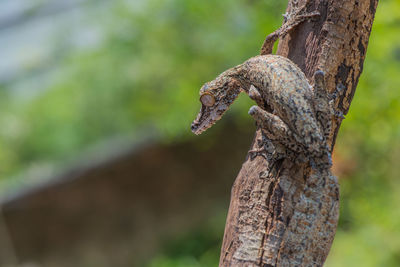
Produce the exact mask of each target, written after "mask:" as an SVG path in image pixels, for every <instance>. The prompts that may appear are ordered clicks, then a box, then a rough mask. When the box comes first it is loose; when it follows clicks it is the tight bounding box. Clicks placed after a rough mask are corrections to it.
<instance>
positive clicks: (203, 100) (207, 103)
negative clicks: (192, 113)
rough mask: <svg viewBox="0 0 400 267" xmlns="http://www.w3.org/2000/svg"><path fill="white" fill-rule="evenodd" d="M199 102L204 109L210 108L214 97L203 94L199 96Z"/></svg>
mask: <svg viewBox="0 0 400 267" xmlns="http://www.w3.org/2000/svg"><path fill="white" fill-rule="evenodd" d="M200 102H201V103H202V104H203V105H204V106H206V107H211V106H213V105H214V103H215V97H214V96H213V95H212V94H210V93H204V94H202V95H201V96H200Z"/></svg>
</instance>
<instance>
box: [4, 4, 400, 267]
mask: <svg viewBox="0 0 400 267" xmlns="http://www.w3.org/2000/svg"><path fill="white" fill-rule="evenodd" d="M285 6H286V1H272V0H236V1H233V0H220V1H211V0H203V1H198V0H131V1H128V0H114V1H105V0H96V1H95V0H68V1H67V0H56V1H55V0H52V1H50V0H19V1H15V0H3V1H1V3H0V7H1V8H0V44H1V45H0V47H1V49H0V58H1V60H0V107H1V109H0V126H1V127H0V197H1V201H2V211H3V212H2V217H1V218H2V219H1V220H0V226H1V227H0V232H2V236H3V237H4V238H3V241H0V249H1V250H2V251H3V252H0V254H2V255H3V256H2V258H3V263H2V261H1V260H0V264H3V266H17V264H20V265H23V266H28V265H29V266H151V267H155V266H165V267H167V266H215V265H216V264H217V263H218V258H219V250H220V244H221V239H222V235H223V229H224V223H225V216H226V212H227V207H228V204H229V191H230V186H231V184H232V183H233V180H234V178H235V177H236V173H237V172H238V170H239V169H240V165H241V162H242V161H243V160H244V158H245V155H246V150H247V148H248V147H249V145H250V142H251V140H252V133H253V131H254V128H255V127H254V125H253V122H252V121H251V119H250V118H249V116H248V115H247V110H248V108H249V107H250V106H251V102H250V101H249V100H248V99H247V98H246V96H242V97H240V99H239V100H238V101H237V102H235V104H234V105H233V108H232V109H231V110H230V111H229V112H228V114H227V115H226V116H224V118H223V120H222V121H220V122H219V123H218V124H216V125H215V126H214V127H213V128H211V129H210V130H209V131H207V132H206V133H205V134H203V135H204V136H200V137H196V136H194V135H193V134H192V133H191V132H190V130H189V128H190V123H191V121H192V120H193V119H194V117H195V115H196V113H197V111H198V109H199V107H200V104H199V102H198V89H199V88H200V87H201V85H202V84H203V83H204V82H206V81H209V80H211V79H213V78H214V77H215V76H216V75H217V74H219V73H220V72H222V71H223V70H225V69H227V68H229V67H231V66H234V65H237V64H239V63H241V62H243V61H244V60H245V59H247V58H249V57H251V56H253V55H256V54H257V53H258V52H259V48H260V46H261V44H262V42H263V39H264V38H265V36H266V35H267V34H268V33H270V32H272V31H273V30H274V29H276V28H277V27H279V25H280V24H281V22H282V16H281V14H282V13H284V10H285ZM399 89H400V2H399V1H397V0H381V1H380V3H379V5H378V9H377V13H376V18H375V21H374V25H373V29H372V34H371V38H370V42H369V46H368V50H367V56H366V60H365V64H364V71H363V73H362V75H361V78H360V81H359V85H358V88H357V91H356V94H355V97H354V100H353V102H352V105H351V108H350V111H349V114H348V115H347V116H346V119H345V120H344V122H343V124H342V127H341V130H340V133H339V136H338V139H337V144H336V147H335V154H334V171H335V173H336V175H337V176H338V177H339V181H340V184H341V209H340V211H341V213H340V222H339V227H338V231H337V235H336V238H335V241H334V244H333V247H332V250H331V253H330V255H329V258H328V260H327V263H326V266H328V267H333V266H400V179H399V178H400V90H399ZM232 147H234V148H232ZM236 148H237V149H236ZM121 162H122V163H121ZM99 177H100V178H99ZM120 177H124V178H123V179H122V178H120ZM124 179H125V180H124ZM127 181H129V182H127ZM99 184H101V185H102V186H99ZM171 184H173V186H171ZM99 188H100V189H99ZM115 188H118V190H116V189H115ZM113 190H114V191H115V190H116V191H115V192H117V193H116V194H115V195H113V194H111V193H109V192H114V191H113ZM94 191H96V192H94ZM117 195H118V196H121V195H123V196H124V197H123V198H119V199H118V201H116V200H115V199H117V197H116V196H117ZM38 203H39V204H38ZM87 203H91V204H90V205H88V204H87ZM133 203H134V204H133ZM149 203H153V204H149ZM50 205H52V206H51V208H50ZM50 210H51V212H49V211H50ZM121 218H123V219H121ZM83 224H84V225H85V226H84V227H82V225H83ZM105 232H107V234H104V233H105ZM45 237H46V238H45ZM102 264H103V265H102Z"/></svg>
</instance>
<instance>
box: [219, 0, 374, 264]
mask: <svg viewBox="0 0 400 267" xmlns="http://www.w3.org/2000/svg"><path fill="white" fill-rule="evenodd" d="M304 2H305V1H296V0H289V4H288V10H289V9H290V8H292V7H295V6H296V5H302V4H304ZM307 2H308V9H309V10H308V11H310V12H311V11H315V10H318V11H319V12H320V14H321V16H320V17H319V18H318V19H317V20H316V21H313V22H306V23H303V24H301V25H300V26H298V28H296V29H295V30H294V31H292V32H291V33H290V34H288V35H287V36H285V37H284V38H282V40H280V42H279V46H278V51H277V54H279V55H282V56H286V57H288V58H290V59H291V60H292V61H293V62H294V63H296V64H297V65H298V66H299V67H300V68H301V69H302V70H303V72H304V73H305V74H306V76H307V78H308V79H309V80H310V81H311V80H312V79H311V78H312V75H313V74H314V72H315V71H316V70H317V69H320V70H323V71H324V72H325V74H326V78H325V79H326V84H327V90H328V91H329V93H334V92H337V94H338V97H337V98H336V101H335V108H336V109H337V111H338V112H342V113H343V114H347V112H348V110H349V107H350V103H351V100H352V98H353V96H354V92H355V89H356V86H357V83H358V79H359V77H360V74H361V72H362V68H363V62H364V58H365V53H366V49H367V45H368V39H369V35H370V32H371V27H372V23H373V19H374V15H375V10H376V7H377V4H378V0H368V1H367V0H339V1H334V0H329V1H327V0H309V1H307ZM340 123H341V121H340V120H334V121H333V127H332V131H331V134H330V137H329V140H328V143H329V144H330V147H331V150H333V146H334V143H335V140H336V136H337V133H338V131H339V127H340ZM260 139H261V133H260V131H259V130H257V132H256V134H255V137H254V141H253V145H252V146H251V150H254V149H256V148H257V143H258V142H259V140H260ZM231 194H232V195H231V203H230V207H229V212H228V217H227V221H226V227H225V233H224V240H223V244H222V249H221V257H220V266H237V265H242V266H243V265H245V266H322V265H323V263H324V262H325V260H326V257H327V255H328V253H329V250H330V247H331V244H332V242H333V238H334V235H335V232H336V226H337V222H338V217H339V184H338V182H337V179H336V177H334V176H332V175H328V174H327V175H321V174H316V173H315V172H313V170H312V169H311V168H310V167H309V164H308V163H305V164H295V163H294V162H291V161H289V160H288V159H283V160H280V161H277V162H275V163H274V164H271V163H270V162H268V161H267V160H266V159H264V158H263V157H261V156H259V157H256V158H254V159H252V158H251V157H249V156H248V157H247V159H246V161H245V162H244V163H243V166H242V169H241V170H240V172H239V174H238V176H237V178H236V181H235V183H234V185H233V188H232V193H231Z"/></svg>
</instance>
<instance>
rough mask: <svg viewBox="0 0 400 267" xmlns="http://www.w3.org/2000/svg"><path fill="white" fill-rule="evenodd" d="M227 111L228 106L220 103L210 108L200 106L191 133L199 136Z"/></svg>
mask: <svg viewBox="0 0 400 267" xmlns="http://www.w3.org/2000/svg"><path fill="white" fill-rule="evenodd" d="M227 109H228V106H227V105H226V104H221V103H219V104H217V105H214V106H212V107H206V106H204V105H202V106H201V109H200V112H199V114H198V115H197V117H196V119H195V120H194V121H193V122H192V126H191V130H192V132H193V133H194V134H196V135H199V134H201V133H202V132H204V131H205V130H207V129H208V128H210V127H211V126H213V125H214V124H215V123H216V122H217V121H219V120H220V119H221V118H222V115H223V114H224V113H225V111H226V110H227Z"/></svg>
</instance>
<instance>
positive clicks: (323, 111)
mask: <svg viewBox="0 0 400 267" xmlns="http://www.w3.org/2000/svg"><path fill="white" fill-rule="evenodd" d="M329 98H330V97H329V95H328V92H327V89H326V85H325V73H324V72H323V71H321V70H317V71H316V72H315V73H314V101H313V102H314V109H315V112H316V116H317V120H318V123H319V124H320V126H321V128H322V129H321V130H322V132H323V133H324V137H325V141H326V140H328V139H329V135H330V133H331V129H332V115H333V114H334V111H333V107H332V102H331V101H330V100H329Z"/></svg>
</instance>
